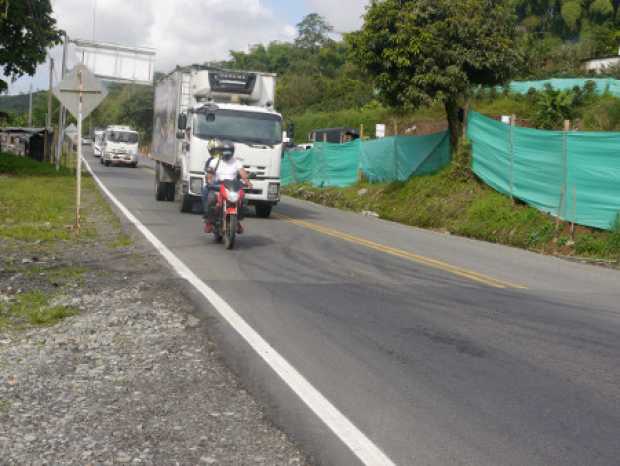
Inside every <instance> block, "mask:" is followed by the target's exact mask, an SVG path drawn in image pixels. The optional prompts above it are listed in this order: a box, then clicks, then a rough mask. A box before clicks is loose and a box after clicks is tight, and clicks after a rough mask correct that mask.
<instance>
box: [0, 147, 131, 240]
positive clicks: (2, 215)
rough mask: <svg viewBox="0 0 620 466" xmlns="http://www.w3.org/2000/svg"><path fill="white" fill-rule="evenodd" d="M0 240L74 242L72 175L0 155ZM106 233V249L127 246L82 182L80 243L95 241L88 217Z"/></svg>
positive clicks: (90, 186)
mask: <svg viewBox="0 0 620 466" xmlns="http://www.w3.org/2000/svg"><path fill="white" fill-rule="evenodd" d="M0 179H1V182H0V199H2V202H1V203H0V237H2V238H7V239H12V240H19V241H25V242H30V243H32V242H36V241H42V242H55V241H58V240H70V239H75V238H76V235H75V233H74V230H73V225H74V224H75V174H74V172H73V171H71V170H69V169H61V170H60V171H59V172H57V171H56V169H55V168H54V166H52V165H50V164H48V163H42V162H37V161H34V160H30V159H27V158H23V157H17V156H14V155H8V154H0ZM97 215H100V216H104V217H105V219H106V221H105V222H99V223H100V224H101V225H100V226H102V225H103V223H105V224H106V226H109V227H110V230H111V231H109V232H107V231H106V232H105V237H106V239H109V240H110V241H109V242H110V243H111V244H117V243H118V244H119V245H122V247H124V246H126V245H128V244H131V240H130V239H129V238H128V237H127V235H124V234H123V232H122V228H121V224H120V221H119V219H118V217H117V216H116V215H115V214H114V212H112V210H111V209H110V207H109V205H108V204H107V203H106V202H105V201H104V200H103V198H102V197H101V195H100V194H99V192H98V191H97V189H96V186H95V183H94V181H93V180H92V178H91V177H90V176H88V175H87V174H84V175H83V177H82V209H81V230H80V239H82V240H84V239H94V238H97V226H96V225H95V224H94V223H93V222H91V221H90V217H95V216H97Z"/></svg>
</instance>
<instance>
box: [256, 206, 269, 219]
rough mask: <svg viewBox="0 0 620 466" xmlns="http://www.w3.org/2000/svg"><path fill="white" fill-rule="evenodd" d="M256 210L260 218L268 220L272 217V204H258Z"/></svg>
mask: <svg viewBox="0 0 620 466" xmlns="http://www.w3.org/2000/svg"><path fill="white" fill-rule="evenodd" d="M255 209H256V216H257V217H259V218H268V217H269V216H270V215H271V204H256V206H255Z"/></svg>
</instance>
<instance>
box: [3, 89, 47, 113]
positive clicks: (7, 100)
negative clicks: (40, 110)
mask: <svg viewBox="0 0 620 466" xmlns="http://www.w3.org/2000/svg"><path fill="white" fill-rule="evenodd" d="M39 99H45V92H43V91H39V92H35V93H34V94H33V95H32V103H33V105H35V104H36V102H37V100H39ZM27 111H28V94H19V95H0V112H9V113H15V114H19V113H26V112H27Z"/></svg>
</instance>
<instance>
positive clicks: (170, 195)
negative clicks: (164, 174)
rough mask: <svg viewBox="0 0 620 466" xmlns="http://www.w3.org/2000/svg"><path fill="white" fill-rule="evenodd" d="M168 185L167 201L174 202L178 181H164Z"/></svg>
mask: <svg viewBox="0 0 620 466" xmlns="http://www.w3.org/2000/svg"><path fill="white" fill-rule="evenodd" d="M164 184H165V185H166V193H167V194H166V201H168V202H174V190H175V186H176V183H164Z"/></svg>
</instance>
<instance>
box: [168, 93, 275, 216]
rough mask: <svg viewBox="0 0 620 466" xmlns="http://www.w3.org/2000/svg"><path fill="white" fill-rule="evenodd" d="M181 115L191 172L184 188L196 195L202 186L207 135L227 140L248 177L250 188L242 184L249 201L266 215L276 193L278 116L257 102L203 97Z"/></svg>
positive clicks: (184, 150) (186, 158)
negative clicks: (224, 101) (205, 100)
mask: <svg viewBox="0 0 620 466" xmlns="http://www.w3.org/2000/svg"><path fill="white" fill-rule="evenodd" d="M180 120H181V121H180V123H181V125H180V126H181V127H184V129H181V130H180V131H181V134H182V136H183V140H184V141H185V144H183V148H182V157H183V158H184V159H185V160H184V162H183V163H182V166H183V167H187V170H188V172H189V173H188V177H189V183H188V186H187V193H188V194H189V195H191V196H199V195H200V193H201V191H202V187H203V186H204V183H205V174H204V168H205V164H206V163H207V161H208V160H209V158H210V154H209V150H208V145H209V141H211V140H213V139H226V140H230V141H232V142H234V144H235V157H236V158H237V159H238V160H239V161H240V162H241V163H242V164H243V167H244V168H245V170H246V171H247V172H248V174H249V175H250V177H251V178H252V184H253V186H252V189H247V190H246V199H247V201H248V204H250V205H254V206H255V208H256V213H257V215H258V216H259V217H267V216H269V214H270V212H271V207H272V206H273V205H275V204H276V203H277V202H278V201H279V199H280V163H281V158H282V117H281V116H280V115H279V114H278V113H276V112H274V111H273V110H270V109H266V108H261V107H248V106H246V105H239V104H215V103H206V104H198V105H195V106H194V107H193V108H191V109H190V111H189V112H188V114H187V117H181V118H180Z"/></svg>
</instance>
